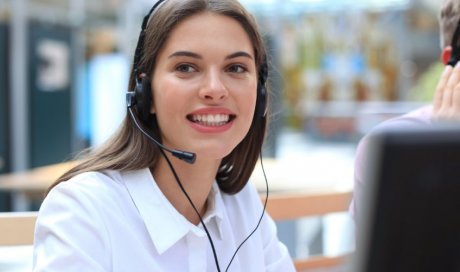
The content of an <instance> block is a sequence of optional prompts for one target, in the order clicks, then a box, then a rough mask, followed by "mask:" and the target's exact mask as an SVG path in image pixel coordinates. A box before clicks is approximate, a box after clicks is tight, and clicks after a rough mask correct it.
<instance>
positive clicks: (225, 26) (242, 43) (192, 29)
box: [162, 12, 254, 54]
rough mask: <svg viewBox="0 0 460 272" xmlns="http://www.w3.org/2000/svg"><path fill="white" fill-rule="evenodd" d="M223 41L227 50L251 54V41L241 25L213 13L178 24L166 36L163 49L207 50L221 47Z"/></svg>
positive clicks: (195, 16)
mask: <svg viewBox="0 0 460 272" xmlns="http://www.w3.org/2000/svg"><path fill="white" fill-rule="evenodd" d="M223 41H225V45H226V47H228V49H229V50H237V49H238V50H245V51H248V53H251V54H253V51H254V50H253V44H252V41H251V39H250V37H249V35H248V33H247V32H246V31H245V30H244V28H243V27H242V25H241V24H240V23H239V22H238V21H237V20H236V19H234V18H231V17H229V16H225V15H221V14H217V13H213V12H200V13H197V14H194V15H192V16H190V17H188V18H186V19H184V20H182V21H181V22H179V23H178V24H177V25H176V26H175V27H174V28H173V29H172V30H171V33H170V34H169V35H168V39H167V40H166V42H165V44H164V45H163V49H164V50H168V49H170V50H174V48H177V47H181V48H182V49H187V48H186V47H194V46H195V47H196V46H199V47H203V48H208V49H209V48H211V47H213V46H216V47H219V46H220V47H221V46H222V42H223ZM162 51H163V50H162Z"/></svg>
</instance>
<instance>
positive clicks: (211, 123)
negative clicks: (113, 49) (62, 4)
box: [34, 0, 294, 271]
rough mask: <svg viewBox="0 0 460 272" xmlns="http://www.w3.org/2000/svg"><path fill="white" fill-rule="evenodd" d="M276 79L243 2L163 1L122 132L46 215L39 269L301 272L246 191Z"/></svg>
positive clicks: (85, 162) (59, 186) (144, 38)
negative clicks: (269, 76) (271, 83)
mask: <svg viewBox="0 0 460 272" xmlns="http://www.w3.org/2000/svg"><path fill="white" fill-rule="evenodd" d="M203 41H206V42H203ZM267 71H268V67H267V60H266V53H265V48H264V45H263V42H262V38H261V35H260V33H259V31H258V29H257V26H256V23H255V21H254V19H253V17H252V16H251V15H250V14H249V13H248V12H247V11H246V10H245V9H244V8H243V7H242V6H241V4H240V3H239V2H238V1H235V0H218V1H216V0H186V1H184V0H167V1H163V0H160V1H158V2H157V3H156V4H155V6H154V7H153V8H152V9H151V11H150V12H149V14H148V15H147V16H146V17H145V19H144V21H143V25H142V28H141V34H140V36H139V41H138V46H137V48H136V52H135V56H134V62H133V67H132V70H131V78H130V86H129V90H132V91H130V92H128V93H127V94H126V95H127V108H128V111H127V115H126V117H125V121H124V124H123V125H122V127H121V128H120V130H119V131H118V132H117V133H116V134H115V135H113V137H112V138H111V139H110V140H109V141H108V142H107V143H106V144H105V145H104V146H102V147H100V148H98V149H96V150H91V151H90V152H89V153H88V154H87V155H86V157H84V158H82V159H81V163H80V164H78V165H77V166H76V167H75V168H73V169H71V170H70V171H69V172H67V173H65V174H64V175H63V176H61V177H60V178H59V179H58V180H57V182H56V183H55V184H54V185H53V186H52V187H51V188H50V191H49V193H48V195H47V197H46V199H45V200H44V202H43V204H42V206H41V208H40V212H39V216H38V220H37V227H36V232H35V245H34V271H62V270H65V271H146V270H152V271H221V269H222V270H224V269H225V271H227V270H229V269H230V270H231V271H294V266H293V263H292V260H291V258H290V256H289V253H288V251H287V249H286V247H285V246H284V245H283V244H282V243H280V242H279V240H278V237H277V236H276V226H275V224H274V222H273V220H272V219H271V218H270V216H269V215H267V214H265V207H264V206H263V205H262V204H261V202H260V198H259V195H258V194H257V191H256V189H255V187H254V186H253V185H252V184H250V183H248V179H249V177H250V176H251V174H252V172H253V170H254V166H255V164H256V161H257V159H258V158H259V156H260V152H261V148H262V144H263V140H264V136H265V128H266V125H267V113H266V112H267V108H268V107H267V101H266V100H267V98H266V97H267V96H268V94H267V91H268V90H267V89H266V86H265V85H266V84H265V83H266V80H267V74H268V72H267ZM120 95H123V94H120ZM183 150H186V151H183ZM184 156H185V157H186V158H190V159H184V158H185V157H184ZM195 158H196V159H195ZM177 259H180V260H183V261H181V262H177V261H176V260H177Z"/></svg>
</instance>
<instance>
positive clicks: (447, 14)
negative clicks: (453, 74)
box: [438, 0, 460, 64]
mask: <svg viewBox="0 0 460 272" xmlns="http://www.w3.org/2000/svg"><path fill="white" fill-rule="evenodd" d="M438 20H439V27H440V43H441V49H442V56H441V59H442V61H443V63H444V64H446V63H447V62H448V61H449V59H450V57H451V53H452V47H451V43H452V37H453V35H454V32H455V30H456V28H457V24H458V23H459V21H460V0H444V1H443V3H442V5H441V9H440V12H439V18H438Z"/></svg>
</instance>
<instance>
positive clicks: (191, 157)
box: [126, 92, 196, 164]
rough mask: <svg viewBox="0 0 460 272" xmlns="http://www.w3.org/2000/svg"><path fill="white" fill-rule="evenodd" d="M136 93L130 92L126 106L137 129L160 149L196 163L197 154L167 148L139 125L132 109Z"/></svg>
mask: <svg viewBox="0 0 460 272" xmlns="http://www.w3.org/2000/svg"><path fill="white" fill-rule="evenodd" d="M134 96H135V93H134V92H128V93H127V94H126V105H127V107H128V111H129V114H130V115H131V119H132V120H133V122H134V124H135V125H136V127H137V128H138V129H139V130H140V131H141V132H142V134H144V135H145V136H146V137H147V138H149V139H150V140H151V141H152V142H154V143H155V144H156V145H157V146H158V147H159V148H161V149H163V150H166V151H168V152H169V153H171V154H172V155H173V156H174V157H176V158H179V159H181V160H183V161H185V162H188V163H190V164H192V163H194V162H195V160H196V155H195V153H192V152H187V151H182V150H174V149H170V148H167V147H166V146H164V145H163V144H161V143H160V142H159V141H157V140H156V139H155V138H153V137H152V136H151V135H150V134H149V133H147V131H145V130H144V129H143V128H142V126H141V125H140V124H139V122H138V121H137V118H136V116H135V115H134V113H133V110H132V109H131V107H132V106H133V105H134V104H136V99H135V97H134Z"/></svg>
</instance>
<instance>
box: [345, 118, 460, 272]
mask: <svg viewBox="0 0 460 272" xmlns="http://www.w3.org/2000/svg"><path fill="white" fill-rule="evenodd" d="M457 127H458V128H455V127H453V126H439V127H431V128H429V129H428V128H425V129H422V128H421V129H410V130H409V129H406V130H387V131H381V132H378V133H376V134H375V135H373V136H371V137H372V138H371V144H370V148H369V150H368V154H367V155H368V158H369V161H368V162H367V163H368V165H367V166H366V167H367V168H366V169H367V170H368V171H367V174H366V175H367V181H368V182H369V184H368V185H369V186H367V188H366V189H365V190H366V193H365V194H364V195H363V197H365V199H364V202H365V203H367V204H366V205H365V207H366V209H365V211H363V213H364V214H363V216H362V217H361V218H360V219H361V220H359V221H358V222H357V231H356V233H357V248H356V253H355V254H354V261H353V262H352V263H353V264H352V265H351V267H352V269H351V270H352V271H353V272H388V271H391V272H412V271H414V272H415V271H416V272H428V271H430V272H438V271H443V272H450V271H460V125H459V124H457Z"/></svg>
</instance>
